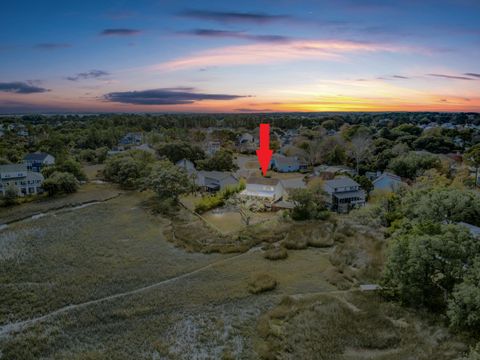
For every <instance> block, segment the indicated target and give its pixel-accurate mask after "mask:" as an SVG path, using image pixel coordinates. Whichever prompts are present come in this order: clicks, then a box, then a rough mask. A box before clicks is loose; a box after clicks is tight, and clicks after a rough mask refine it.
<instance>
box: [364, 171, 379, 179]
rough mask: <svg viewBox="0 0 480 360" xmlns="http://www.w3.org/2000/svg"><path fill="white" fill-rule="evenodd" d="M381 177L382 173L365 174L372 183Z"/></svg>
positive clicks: (370, 172)
mask: <svg viewBox="0 0 480 360" xmlns="http://www.w3.org/2000/svg"><path fill="white" fill-rule="evenodd" d="M380 175H382V172H381V171H367V172H366V173H365V177H366V178H367V179H368V180H370V181H374V180H375V179H377V178H378V177H380Z"/></svg>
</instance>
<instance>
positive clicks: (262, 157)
mask: <svg viewBox="0 0 480 360" xmlns="http://www.w3.org/2000/svg"><path fill="white" fill-rule="evenodd" d="M272 154H273V151H272V150H270V124H260V148H259V149H258V150H257V157H258V162H259V163H260V167H261V168H262V174H263V176H265V175H267V170H268V167H269V166H270V160H271V159H272Z"/></svg>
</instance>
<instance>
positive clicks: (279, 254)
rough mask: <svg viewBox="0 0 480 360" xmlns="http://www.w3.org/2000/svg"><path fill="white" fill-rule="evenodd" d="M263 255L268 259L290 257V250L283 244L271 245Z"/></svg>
mask: <svg viewBox="0 0 480 360" xmlns="http://www.w3.org/2000/svg"><path fill="white" fill-rule="evenodd" d="M263 257H264V258H265V259H268V260H283V259H286V258H287V257H288V251H287V249H285V248H284V247H283V246H277V247H270V248H268V249H266V250H265V252H264V254H263Z"/></svg>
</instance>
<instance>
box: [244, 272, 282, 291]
mask: <svg viewBox="0 0 480 360" xmlns="http://www.w3.org/2000/svg"><path fill="white" fill-rule="evenodd" d="M276 287H277V280H275V279H274V278H273V277H272V276H271V275H268V274H255V275H253V276H252V278H251V279H250V281H249V282H248V291H249V292H250V293H251V294H259V293H262V292H265V291H271V290H274V289H275V288H276Z"/></svg>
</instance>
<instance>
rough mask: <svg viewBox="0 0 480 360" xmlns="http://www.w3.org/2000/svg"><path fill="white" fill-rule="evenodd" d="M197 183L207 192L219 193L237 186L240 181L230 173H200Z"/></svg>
mask: <svg viewBox="0 0 480 360" xmlns="http://www.w3.org/2000/svg"><path fill="white" fill-rule="evenodd" d="M195 182H196V184H197V185H198V186H200V187H201V188H203V189H205V190H206V191H212V192H213V191H218V190H221V189H224V188H225V187H226V186H229V185H237V184H238V179H237V178H236V177H235V176H233V175H232V174H231V173H229V172H222V171H199V172H197V176H196V179H195Z"/></svg>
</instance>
